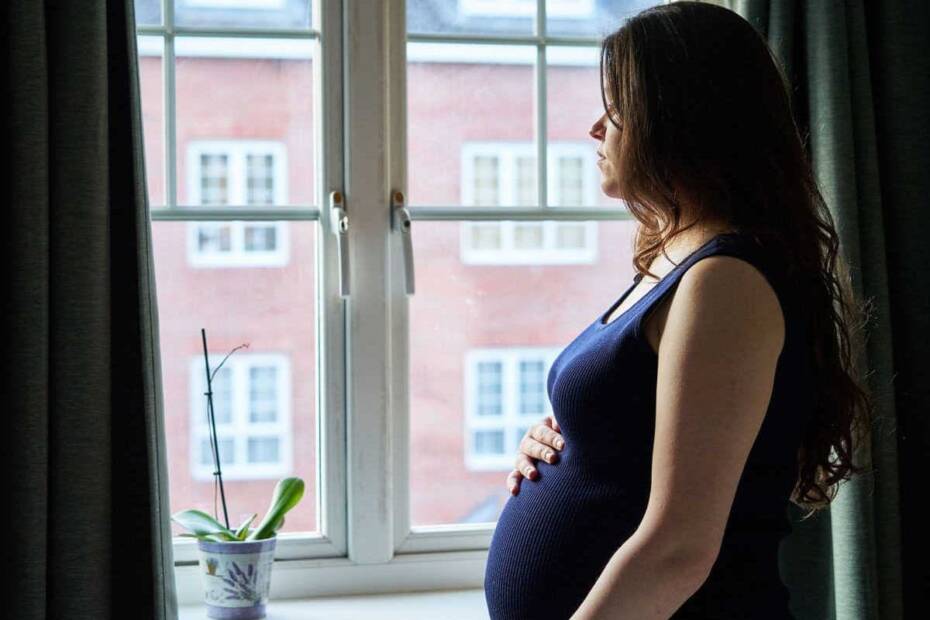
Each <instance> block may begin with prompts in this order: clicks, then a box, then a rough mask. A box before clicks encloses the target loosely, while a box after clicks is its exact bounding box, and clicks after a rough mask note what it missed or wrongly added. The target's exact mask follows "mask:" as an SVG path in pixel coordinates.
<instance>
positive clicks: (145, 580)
mask: <svg viewBox="0 0 930 620" xmlns="http://www.w3.org/2000/svg"><path fill="white" fill-rule="evenodd" d="M0 7H2V8H0V16H2V23H0V29H2V37H0V41H2V42H0V46H2V51H3V60H2V61H0V64H2V77H0V79H2V83H3V84H4V86H3V89H2V92H4V93H6V94H5V95H3V99H4V100H5V101H4V102H5V104H6V108H7V110H6V111H7V113H6V114H4V115H3V116H2V117H0V131H2V148H3V149H4V150H5V151H6V152H7V157H8V159H7V164H6V165H5V166H2V167H0V170H2V172H0V175H2V177H0V188H2V189H0V191H2V192H3V193H4V199H3V207H2V211H0V258H2V261H3V265H2V269H0V274H2V275H0V278H2V280H0V307H2V320H0V340H2V343H3V350H2V355H0V386H2V399H0V407H2V413H3V416H2V419H3V421H4V422H5V424H6V426H4V427H3V433H2V439H0V442H2V443H0V453H2V457H0V458H2V459H3V461H4V465H5V467H4V469H3V477H2V480H3V482H2V484H3V490H2V493H0V496H2V498H3V501H4V502H5V505H6V506H7V509H6V511H5V512H6V515H5V516H6V519H5V520H4V522H5V523H6V524H7V528H6V531H5V532H4V539H5V540H4V543H3V545H2V548H3V551H2V554H3V556H2V557H3V558H4V560H5V561H4V563H3V574H4V575H5V577H4V578H3V582H4V589H5V590H6V596H5V597H4V600H3V602H2V610H3V611H2V615H3V617H5V618H16V620H33V619H34V620H40V619H44V618H68V619H69V620H72V619H78V620H83V619H87V620H91V619H93V620H103V619H108V618H155V619H158V620H166V619H171V620H174V619H176V618H177V601H176V593H175V584H174V573H173V557H172V547H171V529H170V521H169V519H170V515H169V513H168V475H167V466H166V459H165V430H164V419H163V411H162V397H161V394H162V387H161V369H160V362H159V350H158V317H157V313H156V306H155V283H154V272H153V264H152V248H151V230H150V222H149V209H148V204H147V202H146V200H147V199H146V193H145V174H144V167H143V159H142V126H141V114H140V98H139V84H138V75H137V73H136V66H135V61H136V50H135V33H134V31H135V25H134V17H133V6H132V0H99V1H96V2H83V1H81V0H60V1H54V0H46V1H44V2H42V1H38V0H4V2H3V3H2V4H0Z"/></svg>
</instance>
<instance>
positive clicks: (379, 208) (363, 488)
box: [137, 0, 630, 605]
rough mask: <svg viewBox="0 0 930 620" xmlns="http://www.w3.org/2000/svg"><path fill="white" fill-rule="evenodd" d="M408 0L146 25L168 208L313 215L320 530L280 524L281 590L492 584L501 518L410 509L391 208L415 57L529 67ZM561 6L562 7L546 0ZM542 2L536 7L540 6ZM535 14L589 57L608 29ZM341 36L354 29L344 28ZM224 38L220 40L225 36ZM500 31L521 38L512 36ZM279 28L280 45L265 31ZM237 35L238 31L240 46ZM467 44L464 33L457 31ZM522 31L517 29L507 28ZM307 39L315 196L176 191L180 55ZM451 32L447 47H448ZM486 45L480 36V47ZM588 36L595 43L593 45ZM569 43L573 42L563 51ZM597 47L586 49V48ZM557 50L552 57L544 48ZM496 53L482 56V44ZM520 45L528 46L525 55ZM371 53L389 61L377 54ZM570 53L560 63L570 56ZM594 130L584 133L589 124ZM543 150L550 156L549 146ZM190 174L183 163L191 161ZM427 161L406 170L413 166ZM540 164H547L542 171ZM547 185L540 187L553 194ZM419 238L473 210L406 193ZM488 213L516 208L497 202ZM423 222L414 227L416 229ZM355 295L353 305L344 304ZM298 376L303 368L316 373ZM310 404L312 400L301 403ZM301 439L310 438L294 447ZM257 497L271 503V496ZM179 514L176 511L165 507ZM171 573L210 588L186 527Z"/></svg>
mask: <svg viewBox="0 0 930 620" xmlns="http://www.w3.org/2000/svg"><path fill="white" fill-rule="evenodd" d="M404 6H405V5H404V1H403V0H383V1H382V2H381V3H379V4H378V6H377V7H376V13H377V15H376V17H380V18H381V19H377V18H376V19H373V18H372V17H373V13H372V10H371V3H369V2H368V1H367V0H323V1H320V2H314V3H313V6H312V10H313V19H312V22H311V23H312V24H313V28H312V29H307V30H300V29H291V30H283V31H282V30H275V29H268V28H247V29H244V30H243V29H242V28H233V27H226V26H216V27H213V26H211V27H209V28H206V29H205V28H194V27H187V26H184V25H178V24H176V23H175V19H174V3H173V2H163V3H162V8H163V13H162V22H163V23H162V24H159V25H139V26H137V33H138V34H139V35H140V39H139V40H138V44H139V50H140V53H141V54H149V55H151V54H156V55H160V56H161V58H162V61H163V62H162V66H163V70H162V72H161V73H162V86H163V89H162V94H163V101H162V104H163V105H162V110H163V114H164V119H163V120H164V122H163V123H162V133H163V136H162V137H163V144H164V148H163V149H162V152H161V153H160V155H161V156H162V157H163V164H164V178H165V180H164V196H165V199H164V204H163V205H154V206H153V208H152V213H151V214H152V219H153V220H154V221H156V222H159V221H174V222H177V221H183V222H200V221H224V222H231V221H238V220H256V221H305V222H306V221H312V222H314V223H315V224H317V226H318V229H317V230H318V231H319V234H318V236H317V245H316V250H317V257H316V258H317V259H318V260H317V263H316V264H317V265H318V269H319V278H318V280H317V282H316V283H315V284H316V293H317V298H318V304H317V308H316V312H317V313H318V315H317V316H318V317H319V320H318V322H317V326H316V344H317V355H318V364H317V367H316V368H315V371H316V374H317V377H316V385H315V388H316V390H315V392H316V395H317V413H318V417H317V438H316V440H317V452H316V457H317V463H318V469H317V472H316V473H317V480H316V482H317V484H316V485H315V486H316V497H305V498H304V500H303V501H304V502H307V501H315V502H316V507H317V510H316V515H317V525H318V527H317V531H315V532H299V533H291V532H282V533H280V534H279V535H278V543H277V548H276V550H275V562H276V564H277V566H276V569H275V575H276V577H275V579H273V580H272V589H271V599H272V600H274V599H279V598H300V597H305V596H320V595H338V594H353V593H355V594H361V593H369V592H373V591H378V592H392V591H409V590H410V589H411V588H413V589H417V590H443V589H461V588H480V587H481V585H482V583H483V580H484V569H485V565H486V560H487V549H488V545H489V543H490V540H491V537H492V535H493V531H494V524H493V523H479V524H474V523H469V524H443V525H432V526H415V525H413V523H412V520H411V511H410V488H409V478H410V464H409V455H410V413H409V412H410V400H409V399H410V394H409V390H407V389H405V386H406V385H407V382H408V381H409V376H408V372H409V370H408V369H409V363H410V351H409V333H410V329H411V326H410V325H409V303H410V302H409V300H408V299H407V296H406V294H405V290H404V283H405V273H406V272H405V269H404V246H403V244H402V238H403V237H402V235H401V233H400V232H399V231H400V230H402V227H399V226H392V225H391V220H390V219H389V218H388V217H386V215H387V213H388V212H389V211H388V209H387V205H389V204H390V197H391V196H392V192H395V191H403V192H406V190H407V178H408V170H407V165H406V154H405V149H406V124H407V118H406V93H407V91H406V71H407V57H406V54H407V49H408V48H407V46H405V45H404V44H403V42H404V41H405V40H406V41H408V42H409V43H411V44H414V45H412V46H411V48H410V49H411V54H412V56H415V55H416V54H420V55H421V60H422V55H423V54H427V53H428V54H429V55H431V56H433V57H436V58H437V60H436V61H437V62H450V61H451V60H450V59H457V60H455V61H456V62H500V63H504V64H507V63H509V64H526V63H527V59H526V58H525V57H524V56H526V55H525V54H516V52H517V51H519V48H520V47H521V46H517V45H510V46H507V47H508V49H513V50H514V51H515V54H514V58H511V57H510V56H509V55H502V56H500V55H496V56H494V57H493V58H489V57H488V54H487V53H485V52H493V53H494V54H497V49H498V48H497V47H496V46H489V45H478V46H477V48H478V49H468V50H467V51H468V52H470V55H469V57H468V58H463V57H462V54H463V50H464V49H465V48H466V47H469V46H467V45H464V43H466V42H471V43H494V42H495V39H496V38H497V36H496V35H489V34H482V35H474V36H473V35H468V34H465V35H458V34H457V35H450V37H449V38H448V41H447V39H446V38H444V37H443V35H435V34H433V35H422V36H421V35H417V34H412V35H408V34H407V32H406V23H405V17H406V16H405V10H404ZM550 13H551V11H550ZM540 14H541V13H537V16H539V15H540ZM545 27H546V24H545V22H543V23H538V24H537V32H538V34H537V35H533V36H532V37H527V39H526V41H525V43H526V45H527V46H530V48H531V51H532V53H531V54H530V55H529V58H530V59H531V60H530V62H532V59H533V58H536V59H546V58H547V57H548V59H549V61H550V63H551V62H552V61H553V60H555V59H557V58H558V59H560V60H559V62H560V63H561V62H563V61H565V62H568V63H569V64H581V65H584V66H587V64H586V63H588V62H589V56H590V54H589V53H587V52H590V51H591V50H596V48H597V45H598V43H599V38H598V37H594V36H592V37H590V42H589V43H590V45H589V46H582V45H580V43H579V38H578V37H572V40H571V43H572V45H571V46H552V45H551V44H552V42H553V41H555V39H557V38H558V37H555V36H552V37H550V36H549V35H547V34H546V31H545ZM343 33H351V35H352V36H350V37H344V36H343ZM213 37H218V38H216V39H214V38H213ZM503 38H508V39H512V37H511V36H509V35H508V36H505V37H503ZM269 40H274V41H275V42H276V44H275V45H267V44H266V42H267V41H269ZM230 41H232V44H231V43H230ZM451 41H456V42H457V43H456V44H454V45H450V44H449V42H451ZM510 42H512V41H510ZM304 44H309V47H311V48H312V49H313V50H314V51H313V53H314V56H313V58H314V62H317V61H318V65H317V66H318V68H319V71H314V88H313V95H312V96H313V101H312V102H311V105H310V106H308V107H310V108H312V110H313V111H314V131H313V136H314V137H315V138H314V141H313V143H312V144H306V145H304V147H305V148H308V149H313V150H314V158H313V161H314V166H315V170H314V179H316V180H317V182H316V183H315V194H314V197H313V198H312V200H311V202H310V204H300V205H288V206H287V207H284V206H282V205H275V206H273V207H270V208H263V209H260V210H259V209H247V208H246V209H242V208H239V207H238V206H236V207H230V208H204V207H200V206H197V205H192V204H179V203H178V191H177V186H178V172H179V171H178V166H177V161H176V160H177V118H176V106H175V101H176V94H177V93H176V84H175V76H174V72H175V61H176V58H177V57H178V55H185V56H193V55H197V56H210V57H217V56H218V55H219V56H229V57H237V58H244V57H249V58H252V57H256V58H258V57H260V58H295V57H303V54H304V50H305V49H307V48H305V47H303V46H304ZM443 45H445V47H447V48H453V49H451V50H449V53H448V54H447V56H446V57H445V58H441V57H439V55H438V52H440V51H442V50H441V48H442V47H443ZM470 47H472V48H474V47H475V46H474V45H472V46H470ZM587 47H590V48H591V50H587V49H583V48H587ZM566 51H569V52H572V53H569V54H566V53H565V52H566ZM582 51H584V52H586V53H583V54H578V53H575V52H582ZM547 52H549V55H548V56H547ZM482 54H484V55H482ZM517 56H519V57H517ZM372 58H380V59H383V62H377V63H373V62H371V59H372ZM563 64H564V63H563ZM546 71H547V68H546V65H545V63H542V64H541V65H539V66H538V69H537V71H536V72H535V78H534V80H535V97H536V98H537V99H536V103H537V104H538V108H539V109H538V113H537V114H535V115H534V118H535V124H536V135H539V136H546V135H548V133H547V130H546V124H547V114H546V101H545V94H546V92H547V90H546V81H545V75H546ZM580 138H582V137H580ZM541 146H542V147H543V148H541V151H540V153H539V159H538V160H537V161H539V162H540V164H542V162H543V161H545V160H546V149H545V148H544V145H541ZM180 172H181V174H182V175H183V174H184V173H185V171H184V170H181V171H180ZM415 173H416V171H410V174H415ZM545 173H546V167H545V166H541V169H540V170H539V174H541V175H545ZM546 185H547V184H544V186H543V187H542V188H541V193H542V194H544V196H543V198H545V194H546V192H547V187H546ZM331 191H340V192H342V193H343V196H344V197H345V205H346V212H347V214H348V215H349V221H350V222H351V224H350V226H349V227H348V231H347V235H346V238H347V239H348V241H349V247H350V248H351V252H350V255H351V293H350V294H349V296H348V297H342V296H340V289H339V279H340V271H339V265H340V262H339V253H338V251H337V244H336V236H335V235H334V234H330V231H332V230H335V229H336V226H335V225H334V224H335V222H334V220H333V217H332V213H331V212H330V210H329V209H328V208H327V207H326V205H327V198H328V196H329V192H331ZM548 202H549V201H547V200H542V204H540V205H539V206H538V207H533V208H530V209H524V210H522V211H521V217H522V218H525V219H530V220H534V219H535V220H545V219H565V220H571V221H583V220H585V219H595V220H628V219H630V217H629V214H628V213H627V212H626V211H625V210H624V209H622V208H619V205H618V208H617V209H605V208H598V209H594V208H581V209H572V210H571V213H569V212H568V211H569V210H567V209H552V210H550V208H549V207H547V206H546V205H547V203H548ZM408 211H409V213H410V215H411V221H412V235H413V237H414V238H416V235H417V234H423V233H424V232H425V231H423V230H422V229H420V228H419V222H420V221H424V220H432V219H446V220H449V219H452V220H457V219H469V218H470V217H474V216H475V215H476V214H475V212H474V210H473V209H472V208H469V207H461V206H459V207H455V208H443V213H442V214H441V215H437V213H438V211H437V210H436V209H434V208H431V207H427V206H420V207H418V206H412V205H411V206H409V207H408ZM485 211H486V212H481V213H478V214H477V215H478V216H480V219H489V218H490V219H494V218H497V217H499V218H500V219H504V217H503V216H502V215H501V214H500V213H492V212H491V211H490V210H485ZM418 230H420V232H419V233H418V232H417V231H418ZM347 302H350V303H347ZM309 380H311V379H310V378H308V377H303V376H299V375H297V376H295V377H294V381H301V382H304V381H309ZM293 413H294V415H295V416H296V415H301V413H300V412H297V411H295V412H293ZM294 450H295V455H296V456H297V457H298V460H299V457H300V455H301V452H300V451H301V450H312V447H311V446H297V445H295V447H294ZM259 510H260V508H259ZM166 524H167V520H166ZM173 547H174V548H173V551H174V554H173V555H174V560H175V578H176V581H175V583H176V584H177V594H178V600H179V602H180V603H181V604H185V605H187V604H197V603H199V602H201V601H202V588H201V582H200V574H199V569H198V564H197V557H198V552H197V544H196V541H191V540H190V539H186V538H175V539H174V541H173Z"/></svg>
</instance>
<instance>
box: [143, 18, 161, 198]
mask: <svg viewBox="0 0 930 620" xmlns="http://www.w3.org/2000/svg"><path fill="white" fill-rule="evenodd" d="M136 1H137V3H138V2H139V0H136ZM140 23H141V22H140ZM136 51H137V52H138V55H139V57H138V62H139V91H140V95H141V97H142V133H143V136H142V137H143V142H144V143H145V177H146V185H147V186H148V192H149V204H150V205H151V206H152V207H158V206H164V204H165V120H164V119H165V113H164V110H165V105H164V104H165V102H164V88H163V82H162V58H163V49H162V40H161V37H139V38H138V44H137V50H136Z"/></svg>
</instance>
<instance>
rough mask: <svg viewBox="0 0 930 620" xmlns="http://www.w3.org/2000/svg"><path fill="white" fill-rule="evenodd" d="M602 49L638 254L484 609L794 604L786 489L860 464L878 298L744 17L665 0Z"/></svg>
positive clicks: (570, 393) (496, 544) (497, 537)
mask: <svg viewBox="0 0 930 620" xmlns="http://www.w3.org/2000/svg"><path fill="white" fill-rule="evenodd" d="M601 52H602V53H601V91H602V94H603V100H604V108H605V113H604V114H603V116H601V117H600V118H599V119H597V121H596V122H595V123H594V126H593V127H592V129H591V136H592V137H593V138H594V139H595V140H596V141H597V150H598V152H599V154H600V155H601V159H600V161H599V162H598V168H599V169H600V172H601V188H602V190H603V191H604V192H605V193H606V194H607V195H609V196H612V197H614V198H618V199H622V200H623V201H625V203H626V205H627V207H628V208H629V210H630V211H631V213H632V216H633V217H634V218H635V220H636V222H637V224H638V226H637V230H636V236H635V249H634V258H633V265H634V268H635V270H636V272H637V273H636V276H635V278H634V279H633V282H632V283H631V284H630V286H629V288H628V289H627V290H626V291H625V292H623V294H622V295H620V297H619V299H617V300H616V301H615V302H614V303H613V304H611V305H610V307H609V308H607V309H606V310H605V311H604V312H602V313H599V314H598V315H597V316H596V317H593V321H592V323H591V324H590V325H588V326H587V327H586V328H584V330H583V331H581V333H580V334H578V336H577V337H576V338H575V339H574V340H573V341H572V342H570V343H569V344H568V345H567V346H566V347H565V348H564V350H562V352H561V353H560V354H559V356H558V358H557V359H556V360H555V361H554V363H553V365H552V368H551V370H550V372H549V375H548V379H547V390H548V396H549V399H550V401H551V403H552V410H553V413H554V417H550V418H547V419H546V420H544V421H543V422H541V423H539V424H537V425H535V426H533V427H532V428H531V429H530V431H529V432H528V433H527V435H526V436H525V437H524V439H523V441H522V443H521V448H520V454H519V455H518V456H517V461H516V465H517V469H516V470H515V471H514V472H513V473H511V474H510V476H509V478H508V485H509V486H510V488H511V492H512V495H511V496H510V497H508V500H507V503H506V505H505V506H504V509H503V511H502V513H501V515H500V519H499V520H498V522H497V525H496V528H495V530H494V535H493V538H492V541H491V546H490V551H489V555H488V561H487V568H486V573H485V596H486V600H487V604H488V609H489V612H490V616H491V618H492V620H505V619H506V620H518V619H520V620H524V619H525V620H545V619H559V620H564V619H566V618H572V619H574V620H581V619H585V620H587V619H621V620H652V619H656V620H658V619H666V618H717V619H726V620H734V619H749V618H751V619H767V618H781V619H783V618H791V617H792V616H791V614H790V612H789V604H788V603H789V594H788V590H787V588H786V587H785V586H784V584H783V583H782V581H781V579H780V576H779V571H778V548H779V543H780V542H781V540H782V539H783V538H784V537H785V536H786V535H787V534H788V533H789V532H790V531H791V526H790V522H789V520H788V514H789V513H788V509H789V501H791V502H794V503H795V504H797V505H798V506H800V507H802V508H803V509H805V512H806V513H807V515H810V514H813V513H814V512H815V511H816V510H819V509H822V508H824V507H826V506H827V505H829V503H830V501H831V500H832V499H833V498H834V496H835V493H836V490H837V485H838V484H839V483H840V482H841V481H843V480H845V479H848V478H849V477H850V476H851V475H853V474H856V473H859V472H860V469H859V468H858V466H856V465H854V464H853V463H852V460H851V455H852V450H853V446H854V445H856V444H857V443H858V442H859V441H862V440H863V439H862V433H863V432H864V431H863V429H867V428H868V425H869V419H870V417H871V402H870V399H869V396H868V393H867V392H866V391H865V388H864V385H863V384H862V383H860V381H859V379H858V376H859V372H858V371H857V369H856V368H855V366H854V360H855V359H856V355H857V350H858V347H860V346H861V341H860V340H859V339H858V338H857V337H856V335H857V333H859V331H861V330H859V329H858V328H859V324H858V322H859V321H860V320H861V319H862V317H861V316H860V315H861V314H862V310H863V306H862V305H861V304H860V302H859V301H858V300H856V299H855V298H854V297H853V296H852V294H851V289H850V286H849V279H848V274H847V271H846V267H845V266H844V263H843V262H842V259H841V257H840V255H839V247H838V237H837V234H836V231H835V229H834V225H833V221H832V219H831V216H830V213H829V211H828V210H827V207H826V206H825V204H824V200H823V198H822V196H821V194H820V193H819V191H818V189H817V186H816V183H815V181H814V178H813V174H812V172H811V167H810V165H809V163H808V161H807V160H806V157H805V151H804V146H803V142H802V138H801V136H800V135H799V132H798V130H797V128H796V126H795V124H794V121H793V118H792V114H791V109H790V97H789V91H788V89H787V86H786V82H785V81H784V77H783V75H782V73H781V71H780V69H779V68H778V66H777V65H776V63H775V61H774V60H773V56H771V54H770V52H769V49H768V48H767V46H766V44H765V42H764V41H763V39H762V38H761V37H760V36H759V35H758V34H757V33H756V31H755V30H754V29H753V28H752V27H751V26H750V24H749V23H747V22H746V21H745V20H743V19H742V18H740V17H739V16H738V15H736V14H735V13H733V12H731V11H728V10H726V9H723V8H720V7H717V6H713V5H709V4H699V3H691V2H679V3H674V4H669V5H662V6H657V7H654V8H652V9H648V10H646V11H644V12H642V13H640V14H638V15H636V16H635V17H632V18H631V19H629V20H628V21H627V22H626V23H625V24H624V25H623V26H622V27H621V28H620V29H619V30H617V31H616V32H615V33H613V34H611V35H610V36H608V37H606V39H605V40H604V41H603V44H602V49H601ZM608 251H609V250H608ZM565 301H566V303H571V302H572V300H570V299H566V300H565ZM536 459H539V460H538V461H537V460H536ZM524 477H526V478H527V479H526V480H525V481H522V482H521V478H524Z"/></svg>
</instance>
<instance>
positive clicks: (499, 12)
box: [458, 0, 595, 19]
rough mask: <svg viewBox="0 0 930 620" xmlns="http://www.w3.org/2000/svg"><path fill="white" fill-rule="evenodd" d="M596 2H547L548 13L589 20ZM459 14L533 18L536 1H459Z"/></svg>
mask: <svg viewBox="0 0 930 620" xmlns="http://www.w3.org/2000/svg"><path fill="white" fill-rule="evenodd" d="M594 3H595V0H546V12H547V13H548V14H549V15H550V16H552V17H562V18H576V19H584V18H589V17H591V16H592V15H593V14H594ZM458 5H459V14H460V15H462V16H466V17H533V16H535V15H536V1H535V0H458Z"/></svg>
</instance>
